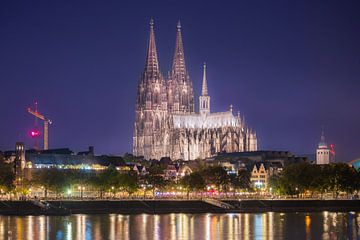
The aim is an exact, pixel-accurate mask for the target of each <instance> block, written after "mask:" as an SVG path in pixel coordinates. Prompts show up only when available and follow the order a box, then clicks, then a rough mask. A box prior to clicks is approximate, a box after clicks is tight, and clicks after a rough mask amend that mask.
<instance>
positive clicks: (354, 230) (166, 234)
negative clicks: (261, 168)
mask: <svg viewBox="0 0 360 240" xmlns="http://www.w3.org/2000/svg"><path fill="white" fill-rule="evenodd" d="M359 229H360V213H354V212H350V213H333V212H316V213H275V212H267V213H258V214H257V213H251V214H250V213H249V214H246V213H242V214H160V215H149V214H136V215H119V214H98V215H96V214H94V215H86V214H75V215H71V216H0V240H3V239H30V240H37V239H40V240H42V239H76V240H81V239H136V240H142V239H144V240H151V239H169V240H172V239H174V240H175V239H176V240H180V239H186V240H187V239H196V240H200V239H224V240H225V239H226V240H227V239H244V240H246V239H276V240H277V239H291V240H295V239H360V230H359Z"/></svg>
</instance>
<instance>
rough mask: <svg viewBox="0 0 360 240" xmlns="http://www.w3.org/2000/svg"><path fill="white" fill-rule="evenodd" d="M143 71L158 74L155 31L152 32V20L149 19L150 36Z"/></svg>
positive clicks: (153, 74)
mask: <svg viewBox="0 0 360 240" xmlns="http://www.w3.org/2000/svg"><path fill="white" fill-rule="evenodd" d="M145 73H146V74H148V75H150V76H153V77H156V76H159V74H160V69H159V61H158V56H157V51H156V43H155V33H154V20H153V19H151V20H150V36H149V46H148V50H147V55H146V63H145Z"/></svg>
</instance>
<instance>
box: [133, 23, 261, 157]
mask: <svg viewBox="0 0 360 240" xmlns="http://www.w3.org/2000/svg"><path fill="white" fill-rule="evenodd" d="M256 150H257V138H256V133H255V132H254V131H252V130H250V129H249V128H248V127H247V126H246V124H245V121H244V118H241V117H240V114H239V113H237V114H236V115H234V114H233V111H232V106H230V109H229V111H225V112H214V113H213V112H211V108H210V96H209V95H208V88H207V79H206V65H205V64H204V69H203V79H202V91H201V96H200V97H199V111H198V112H195V99H194V90H193V82H192V80H191V79H190V77H189V74H188V72H187V70H186V64H185V56H184V48H183V41H182V36H181V26H180V23H178V25H177V32H176V45H175V53H174V58H173V63H172V69H171V71H170V72H169V74H168V76H164V75H163V74H162V73H161V71H160V67H159V60H158V56H157V50H156V44H155V34H154V23H153V21H152V20H151V22H150V36H149V42H148V49H147V56H146V62H145V69H144V71H143V73H142V75H141V79H140V82H139V86H138V92H137V98H136V109H135V126H134V137H133V153H134V155H136V156H143V157H144V158H145V159H160V158H162V157H170V158H171V159H172V160H177V159H183V160H195V159H205V158H209V157H212V156H215V155H216V154H217V153H219V152H243V151H256Z"/></svg>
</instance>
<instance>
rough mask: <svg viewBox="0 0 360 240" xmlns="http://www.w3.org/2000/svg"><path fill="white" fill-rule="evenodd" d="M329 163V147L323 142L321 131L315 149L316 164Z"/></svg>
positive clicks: (323, 136) (323, 137)
mask: <svg viewBox="0 0 360 240" xmlns="http://www.w3.org/2000/svg"><path fill="white" fill-rule="evenodd" d="M329 163H330V148H329V147H328V146H327V144H326V142H325V135H324V131H322V132H321V139H320V142H319V144H318V148H317V149H316V164H329Z"/></svg>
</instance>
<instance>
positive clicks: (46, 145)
mask: <svg viewBox="0 0 360 240" xmlns="http://www.w3.org/2000/svg"><path fill="white" fill-rule="evenodd" d="M27 111H28V113H30V114H31V115H33V116H35V117H36V118H38V119H40V120H42V121H43V122H44V150H48V149H49V124H51V123H52V122H51V120H50V119H48V118H46V117H45V116H44V115H42V114H40V113H39V112H38V111H37V108H36V110H35V111H33V110H32V109H31V108H28V109H27Z"/></svg>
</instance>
